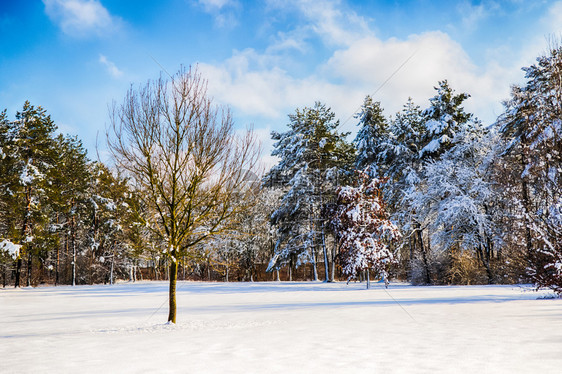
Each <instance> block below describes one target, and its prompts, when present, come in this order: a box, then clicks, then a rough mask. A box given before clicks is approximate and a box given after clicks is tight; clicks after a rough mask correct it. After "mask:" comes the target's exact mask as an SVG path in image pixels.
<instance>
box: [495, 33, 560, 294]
mask: <svg viewBox="0 0 562 374" xmlns="http://www.w3.org/2000/svg"><path fill="white" fill-rule="evenodd" d="M523 70H524V71H525V73H526V74H525V77H526V78H527V82H526V84H525V85H523V86H514V87H513V89H512V94H511V98H510V100H508V101H507V102H506V103H505V106H506V108H505V112H504V114H503V115H502V116H500V118H499V120H498V123H499V124H500V126H501V130H500V131H501V133H502V136H503V137H504V139H505V140H506V142H507V144H508V145H507V147H506V148H505V151H504V160H505V165H508V167H509V168H512V169H513V172H512V176H513V177H512V178H511V179H510V180H509V181H507V182H508V183H504V184H505V185H506V187H508V188H510V189H512V190H513V192H515V194H513V195H512V196H511V199H510V200H511V205H513V206H518V207H520V209H518V210H519V211H518V214H517V212H516V215H515V217H514V218H515V219H516V221H518V222H520V223H521V226H522V227H523V230H517V231H515V232H513V234H518V235H519V237H520V238H521V240H520V241H521V242H522V243H525V251H526V254H527V259H528V261H529V264H530V269H532V270H531V276H532V277H533V278H534V279H535V281H536V282H537V285H539V286H548V287H552V288H554V289H558V290H560V287H562V283H561V282H560V279H561V277H560V273H561V271H560V266H559V263H560V257H561V256H562V248H560V245H559V243H560V242H562V233H561V230H560V226H559V223H558V222H559V220H558V218H557V217H558V214H557V213H556V212H558V211H559V206H560V201H561V200H562V188H561V187H560V186H561V185H562V121H561V118H562V86H561V84H560V82H561V81H562V47H561V46H559V45H556V44H554V43H553V45H551V46H550V48H549V50H548V53H546V54H545V55H542V56H539V57H538V58H537V63H536V64H535V65H532V66H530V67H527V68H524V69H523ZM557 287H558V288H557Z"/></svg>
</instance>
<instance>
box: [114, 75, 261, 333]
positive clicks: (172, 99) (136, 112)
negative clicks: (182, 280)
mask: <svg viewBox="0 0 562 374" xmlns="http://www.w3.org/2000/svg"><path fill="white" fill-rule="evenodd" d="M110 117H111V123H110V127H109V129H108V131H107V139H108V145H109V149H110V151H111V152H112V155H113V158H114V160H115V164H116V167H118V168H121V169H122V170H123V171H126V172H127V174H128V175H129V177H130V178H131V183H132V184H133V185H132V187H133V188H134V189H135V191H137V193H138V198H139V199H140V200H141V202H142V204H140V206H139V207H140V208H141V209H142V212H140V211H139V212H138V213H139V214H138V218H139V219H140V220H141V221H142V222H143V223H144V225H145V226H146V227H147V228H148V229H149V230H151V231H152V232H153V233H154V234H155V236H156V237H157V238H158V239H159V241H160V242H163V243H165V246H166V248H165V249H164V252H165V253H166V255H167V256H168V257H169V260H170V264H171V266H170V290H169V306H170V308H169V315H168V321H169V322H172V323H175V322H176V280H177V270H178V259H180V258H181V257H182V256H184V255H186V253H187V252H189V251H190V250H191V249H193V248H195V246H196V245H197V244H200V243H201V242H203V241H205V240H206V239H208V238H210V237H211V236H213V235H217V234H220V233H221V232H224V231H225V230H228V229H229V225H231V222H233V221H234V220H233V218H234V217H235V216H236V215H238V214H240V213H241V212H243V211H244V210H245V209H246V204H245V203H244V202H248V203H249V201H251V199H249V198H248V197H250V195H251V194H252V190H251V189H249V188H244V186H245V185H246V180H247V179H248V176H249V174H250V173H251V170H252V169H254V168H255V166H256V162H257V159H258V156H259V149H258V146H257V144H256V141H255V138H254V136H253V134H252V132H251V130H248V131H246V132H245V134H243V135H237V132H236V131H235V129H234V125H233V120H232V117H231V114H230V112H229V110H228V109H225V108H219V107H218V106H216V105H214V104H213V102H212V100H211V99H210V98H209V97H208V96H207V82H206V80H204V79H203V78H202V76H201V74H200V73H199V72H198V70H197V69H196V68H189V69H184V68H182V69H180V70H179V71H178V73H176V74H175V75H174V76H170V77H169V78H168V79H164V78H162V77H161V78H160V79H158V80H156V81H149V82H148V83H147V84H146V85H145V86H143V87H140V88H136V89H135V88H131V89H130V90H129V91H128V92H127V95H126V96H125V99H124V101H123V103H122V104H120V105H116V104H114V105H113V108H112V110H111V111H110Z"/></svg>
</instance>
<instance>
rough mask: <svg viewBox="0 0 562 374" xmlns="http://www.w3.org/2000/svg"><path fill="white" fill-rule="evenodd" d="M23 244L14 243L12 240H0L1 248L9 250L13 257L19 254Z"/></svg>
mask: <svg viewBox="0 0 562 374" xmlns="http://www.w3.org/2000/svg"><path fill="white" fill-rule="evenodd" d="M20 248H21V245H19V244H14V243H12V242H11V241H9V240H7V239H4V240H2V241H1V242H0V250H4V251H8V254H9V255H10V256H12V257H13V258H16V257H18V256H19V253H20Z"/></svg>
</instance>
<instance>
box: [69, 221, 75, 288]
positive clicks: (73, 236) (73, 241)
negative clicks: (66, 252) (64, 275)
mask: <svg viewBox="0 0 562 374" xmlns="http://www.w3.org/2000/svg"><path fill="white" fill-rule="evenodd" d="M74 224H75V222H74V216H72V220H71V226H70V230H71V240H72V285H73V286H76V232H75V228H74Z"/></svg>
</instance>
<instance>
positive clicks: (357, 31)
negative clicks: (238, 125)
mask: <svg viewBox="0 0 562 374" xmlns="http://www.w3.org/2000/svg"><path fill="white" fill-rule="evenodd" d="M269 6H270V7H271V9H272V10H278V11H281V10H283V11H289V12H293V11H295V9H296V10H297V11H299V12H302V13H300V14H301V15H302V14H304V16H305V18H306V19H307V22H305V23H304V24H302V23H300V24H299V26H298V30H297V29H294V30H288V31H286V32H284V33H282V34H278V38H277V40H276V41H275V42H273V43H272V44H271V45H270V46H269V47H268V48H265V50H264V51H263V52H259V51H256V50H254V49H247V50H244V51H236V52H235V53H234V54H233V56H232V57H231V58H229V59H228V60H226V61H225V62H223V63H221V64H214V65H211V64H200V68H201V72H202V73H203V74H204V76H205V77H206V78H208V79H209V92H210V94H211V95H213V96H214V97H215V98H216V99H217V100H218V101H219V102H221V103H224V104H229V105H231V106H232V107H233V108H234V110H235V112H236V113H237V115H245V116H248V117H252V118H259V121H260V122H261V123H257V124H256V125H258V126H261V125H262V124H264V123H267V124H268V125H270V127H271V128H273V129H276V130H281V131H282V130H283V127H282V126H283V125H284V124H286V123H287V117H286V116H287V114H290V113H293V112H294V110H295V108H297V107H299V108H302V107H304V106H311V105H313V104H314V102H315V101H321V102H324V103H326V104H327V105H328V106H330V107H331V108H332V109H333V110H334V112H335V113H336V116H337V118H339V119H340V120H341V121H342V122H343V123H344V126H342V128H341V130H344V131H354V130H356V126H355V124H356V120H355V119H353V118H352V116H353V114H354V113H355V112H356V111H357V110H358V109H359V107H360V105H361V103H362V102H363V98H364V97H365V96H366V95H368V94H373V93H374V92H375V90H377V88H379V87H380V86H381V85H382V84H383V83H384V82H385V80H387V79H388V78H389V77H391V76H392V78H391V79H390V80H389V81H388V82H387V83H385V84H384V87H382V88H381V89H380V90H379V91H378V92H377V93H376V95H375V96H374V99H375V100H378V101H381V103H382V106H383V108H385V113H386V115H392V114H394V113H396V112H397V111H399V110H401V108H402V106H403V104H404V103H405V102H406V100H407V98H408V97H412V98H413V99H414V101H415V102H416V104H418V105H420V106H421V107H422V108H424V107H427V105H428V104H429V103H428V99H429V98H431V97H432V96H434V95H435V90H434V87H435V86H436V85H437V83H438V81H440V80H443V79H447V80H448V81H449V82H450V84H451V86H452V87H453V88H454V89H455V90H456V91H457V92H467V93H469V94H470V95H471V98H470V99H468V100H467V101H466V102H465V105H464V106H465V108H466V110H467V111H469V112H472V113H475V114H476V116H477V117H479V118H480V119H481V120H482V121H483V122H484V123H485V124H490V123H492V122H493V121H495V120H496V118H497V116H498V115H499V114H501V112H502V110H503V107H502V104H501V103H502V101H503V100H505V99H507V98H508V97H509V92H510V86H511V84H513V83H517V82H518V81H521V79H522V77H523V74H522V72H521V67H522V66H527V65H528V64H530V63H532V62H533V61H534V58H536V56H537V53H540V51H537V48H538V47H541V48H542V49H543V50H544V49H545V38H544V35H546V34H547V32H546V31H544V30H540V31H539V30H537V31H536V33H535V34H534V35H529V36H528V38H527V40H523V41H522V42H521V48H519V49H517V50H515V51H513V50H511V51H505V50H503V49H502V48H509V47H508V45H507V44H506V45H505V46H501V47H500V48H498V49H496V50H490V51H487V53H486V60H484V61H478V64H477V63H476V62H475V61H474V60H472V59H471V58H470V56H469V55H468V54H467V53H466V51H465V50H464V48H463V47H462V46H461V45H460V44H459V43H458V42H456V41H455V40H453V39H451V37H450V36H449V35H448V34H446V33H444V32H441V31H428V32H422V33H418V34H412V35H410V36H408V37H406V38H401V39H398V38H389V39H381V38H379V37H377V36H376V35H375V33H374V32H373V31H372V30H369V29H368V28H367V21H366V20H365V19H364V18H362V17H360V16H358V15H357V14H356V13H354V12H352V11H348V10H345V9H343V6H342V5H341V4H340V3H339V2H337V1H325V2H319V3H318V2H313V1H309V0H300V1H299V0H293V1H288V2H285V1H276V0H270V1H269ZM494 6H495V5H494V3H487V7H486V8H485V9H484V8H482V9H473V10H474V11H475V12H476V14H475V15H472V16H470V17H469V18H471V17H472V18H471V19H468V18H467V19H466V22H467V24H466V25H465V27H468V26H470V23H476V22H479V20H481V19H483V18H485V17H487V16H489V13H487V12H489V11H490V9H493V7H494ZM287 8H289V9H288V10H287ZM352 20H356V21H357V22H355V23H354V24H352V23H353V22H352ZM544 24H545V30H546V29H558V30H560V28H561V26H560V25H562V1H561V2H557V3H556V4H554V5H552V6H551V7H550V10H549V12H548V16H547V17H545V20H544ZM307 33H311V34H307ZM311 36H316V37H319V38H320V39H321V40H322V42H323V43H324V44H325V46H326V47H327V48H328V49H329V50H331V51H332V52H331V55H330V57H328V58H326V59H325V60H323V61H321V62H320V63H319V65H318V66H317V67H316V69H315V70H314V71H313V72H312V73H310V74H308V75H306V76H295V75H292V74H291V73H290V72H289V71H290V68H289V67H292V65H293V64H295V63H298V62H297V60H298V57H297V58H294V55H291V54H294V53H295V52H297V53H298V51H306V49H307V46H306V43H312V41H311V40H310V38H311ZM538 39H541V40H540V41H538V42H537V40H538ZM507 52H509V53H507ZM302 53H303V55H304V54H305V52H302ZM412 54H413V57H411V59H410V60H409V61H408V62H407V63H406V64H405V65H404V66H403V67H402V68H401V69H399V71H398V72H397V69H398V68H399V67H400V65H401V64H403V63H404V61H406V60H407V59H408V58H409V57H410V56H412ZM291 56H293V59H292V60H291ZM287 59H289V60H287ZM287 61H289V62H287ZM393 74H394V75H393ZM267 133H269V131H267ZM262 135H264V134H262ZM268 147H271V144H269V143H266V142H264V148H266V149H267V148H268ZM270 162H274V160H270Z"/></svg>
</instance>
